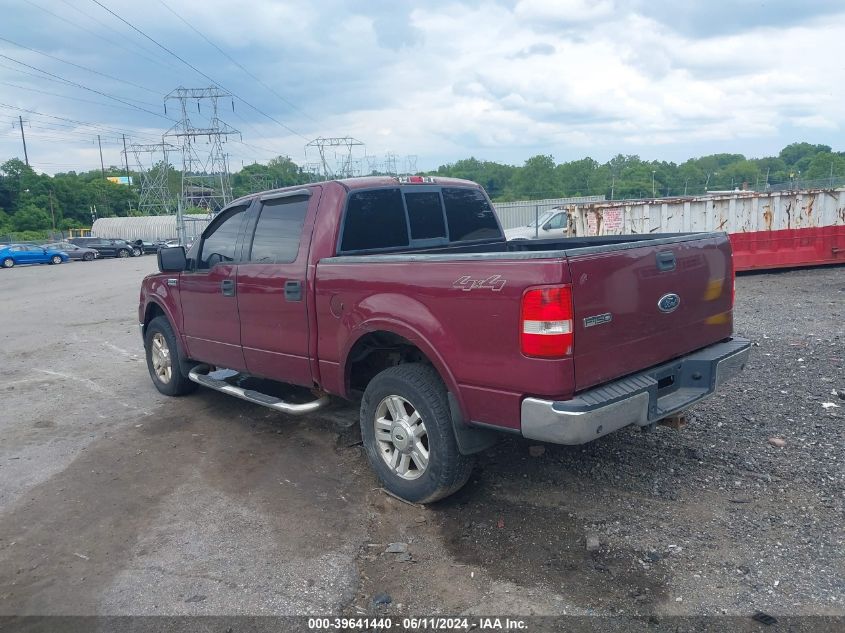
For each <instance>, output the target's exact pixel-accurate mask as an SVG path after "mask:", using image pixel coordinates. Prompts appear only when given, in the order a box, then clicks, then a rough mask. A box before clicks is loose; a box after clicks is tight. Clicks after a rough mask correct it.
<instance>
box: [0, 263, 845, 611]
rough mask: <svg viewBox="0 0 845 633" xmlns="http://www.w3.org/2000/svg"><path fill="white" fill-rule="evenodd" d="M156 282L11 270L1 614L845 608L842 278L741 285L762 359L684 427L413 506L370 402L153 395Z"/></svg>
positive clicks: (613, 440) (840, 271) (135, 267)
mask: <svg viewBox="0 0 845 633" xmlns="http://www.w3.org/2000/svg"><path fill="white" fill-rule="evenodd" d="M154 266H155V259H154V258H153V257H144V258H139V259H128V260H114V261H98V262H91V263H73V264H68V265H62V266H57V267H48V266H41V267H30V268H15V269H13V270H4V271H0V340H2V346H0V347H2V355H3V361H4V381H3V383H2V384H0V402H2V413H0V419H2V422H0V615H16V614H17V615H20V614H79V615H91V614H204V615H210V614H218V615H232V614H256V615H260V614H306V613H307V614H319V613H344V614H348V615H355V614H391V615H394V616H396V615H397V614H416V615H425V614H432V613H450V614H460V613H466V614H490V613H498V614H550V615H551V614H555V615H556V614H618V613H625V614H633V613H635V614H644V615H673V614H684V615H698V614H724V613H727V614H736V615H745V616H747V615H749V614H751V613H753V612H754V611H755V610H761V611H765V612H767V613H771V614H774V615H776V616H784V615H810V614H830V615H833V614H843V613H845V598H843V596H845V543H843V540H845V535H843V525H845V522H843V519H845V516H844V515H843V506H845V503H844V502H845V497H844V496H843V491H845V468H843V461H845V399H842V398H843V397H845V328H844V327H843V320H844V319H845V268H843V267H837V268H827V269H815V270H804V271H790V272H784V273H779V274H758V275H747V276H743V277H741V278H740V279H739V280H738V284H737V312H736V323H737V325H736V327H737V331H738V332H739V333H742V334H744V335H746V336H749V337H750V338H752V339H753V340H754V341H755V345H756V346H755V348H754V350H753V356H752V359H751V362H750V365H749V367H748V368H747V371H746V372H745V373H744V375H743V376H741V377H740V378H739V379H738V380H736V381H735V382H734V383H732V384H730V385H729V386H728V388H727V389H726V390H725V391H724V393H723V394H722V395H720V396H718V397H716V398H713V399H711V400H709V401H708V402H706V403H704V404H702V405H699V406H698V407H696V408H695V409H694V410H693V411H692V414H691V416H690V421H689V425H688V426H687V427H686V428H684V429H682V430H672V429H668V428H663V427H660V428H658V429H657V430H655V431H654V432H652V433H643V432H640V431H638V430H623V431H622V432H619V433H616V434H614V435H611V436H609V437H606V438H603V439H601V440H599V441H597V442H594V443H592V444H590V445H587V446H584V447H559V446H545V447H543V448H539V449H531V447H530V445H529V443H527V442H524V441H520V440H517V439H513V438H507V439H504V440H503V441H502V442H501V443H500V444H499V445H498V446H497V447H495V448H493V449H491V450H490V451H488V452H486V453H484V454H483V455H482V456H481V457H480V459H479V466H478V468H477V470H476V471H475V474H474V476H473V478H472V480H471V482H470V484H469V485H468V486H467V487H466V488H465V489H464V490H463V491H461V492H460V493H459V494H457V495H455V496H454V497H452V498H450V499H448V500H446V501H444V502H441V503H439V504H436V505H434V506H430V507H427V508H420V507H415V506H412V505H408V504H405V503H403V502H400V501H398V500H396V499H393V498H392V497H388V496H386V495H385V494H384V493H382V492H381V491H380V490H379V489H378V485H377V482H376V480H375V478H374V477H373V475H372V474H371V472H370V470H369V468H368V466H367V464H366V461H365V458H364V456H363V453H362V451H361V449H360V447H359V446H358V445H357V444H356V435H355V429H354V426H350V425H354V424H355V423H356V412H355V410H354V409H353V408H351V407H350V408H337V409H335V410H333V411H330V412H329V413H327V414H324V415H321V416H317V417H314V418H311V419H296V420H294V419H288V418H286V417H284V416H282V415H280V414H276V413H274V412H271V411H269V410H267V409H263V408H261V407H258V406H252V405H249V404H246V403H243V402H241V401H238V400H235V399H231V398H228V397H226V396H223V395H221V394H218V393H215V392H211V391H208V390H201V391H199V392H198V393H196V394H194V395H192V396H189V397H187V398H182V399H167V398H165V397H163V396H160V395H159V394H158V392H156V391H155V389H154V388H153V386H152V384H151V383H150V380H149V377H148V375H147V370H146V366H145V364H144V362H143V351H142V347H141V341H140V337H139V334H138V327H137V323H136V321H137V318H136V308H137V300H138V282H139V280H140V278H141V277H142V276H143V275H144V274H146V273H147V272H150V271H151V270H152V269H153V267H154ZM837 390H843V391H842V393H841V395H837V393H836V391H837ZM826 403H830V404H826ZM831 404H832V405H834V406H831ZM770 438H780V439H782V440H784V442H785V445H784V446H782V447H780V446H774V445H773V444H772V443H770ZM540 453H542V454H540ZM588 538H589V539H590V540H591V541H593V539H595V542H592V543H591V545H593V546H596V545H597V548H596V547H591V548H590V549H591V551H588V548H587V546H586V544H587V539H588ZM391 543H399V544H400V545H398V546H395V549H400V550H402V549H407V552H404V551H403V552H399V553H391V554H388V553H385V549H387V548H388V545H389V544H391ZM385 593H386V594H388V595H389V596H390V603H389V604H386V605H378V604H374V598H375V597H376V596H378V595H379V594H385ZM381 599H382V600H385V597H384V596H382V597H381Z"/></svg>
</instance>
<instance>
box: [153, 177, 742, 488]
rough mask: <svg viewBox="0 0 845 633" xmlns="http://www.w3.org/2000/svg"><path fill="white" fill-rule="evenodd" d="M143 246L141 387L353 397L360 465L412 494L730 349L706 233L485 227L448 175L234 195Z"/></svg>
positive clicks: (662, 388)
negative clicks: (512, 233) (175, 240)
mask: <svg viewBox="0 0 845 633" xmlns="http://www.w3.org/2000/svg"><path fill="white" fill-rule="evenodd" d="M158 263H159V270H160V272H158V273H155V274H152V275H149V276H147V277H146V278H145V279H144V280H143V282H142V284H141V294H140V302H139V309H138V317H139V321H140V324H141V334H142V336H143V340H144V346H145V351H146V359H147V367H148V369H149V373H150V377H151V378H152V381H153V384H154V385H155V387H156V388H157V389H158V390H159V391H160V392H162V393H164V394H167V395H172V396H177V395H182V394H186V393H188V392H190V391H191V390H193V389H194V388H195V387H196V386H197V385H198V384H199V385H203V386H206V387H209V388H212V389H216V390H219V391H222V392H224V393H227V394H230V395H233V396H236V397H239V398H242V399H244V400H247V401H250V402H253V403H256V404H261V405H264V406H267V407H270V408H272V409H275V410H276V411H281V412H284V413H289V414H308V413H313V412H314V411H317V410H319V409H321V408H322V407H324V406H326V405H327V404H328V403H329V401H330V400H329V396H330V395H333V396H338V397H341V398H344V399H348V400H354V401H360V425H361V435H362V439H363V444H364V448H365V450H366V454H367V457H368V459H369V462H370V465H371V466H372V468H373V469H374V470H375V472H376V474H377V475H378V477H379V478H380V479H381V481H382V483H383V485H384V487H385V488H386V489H387V490H388V491H390V492H392V493H393V494H396V495H398V496H400V497H402V498H404V499H407V500H409V501H413V502H420V503H428V502H431V501H434V500H436V499H439V498H442V497H445V496H447V495H450V494H452V493H453V492H455V491H456V490H458V489H459V488H460V487H461V486H463V485H464V483H465V482H466V481H467V479H468V478H469V476H470V473H471V470H472V462H473V455H474V454H475V453H477V452H478V451H480V450H483V449H485V448H487V447H488V446H490V445H491V443H492V442H494V441H495V439H496V438H497V437H498V434H500V433H516V434H520V435H522V436H523V437H526V438H529V439H531V440H534V441H540V442H552V443H559V444H583V443H586V442H590V441H592V440H595V439H596V438H599V437H602V436H603V435H606V434H608V433H611V432H613V431H616V430H618V429H621V428H623V427H626V426H629V425H634V426H639V427H652V426H653V425H655V424H657V423H658V422H659V421H660V420H662V419H665V418H668V417H670V416H673V415H675V414H677V413H678V412H681V411H683V410H684V409H686V408H687V407H689V406H691V405H693V404H694V403H696V402H699V401H701V400H703V399H704V398H706V397H708V396H710V395H712V394H713V393H714V392H715V391H716V390H718V389H720V388H721V387H722V385H723V384H724V383H725V381H727V380H729V379H731V378H732V377H734V376H735V375H736V374H738V373H739V372H740V371H741V370H742V369H743V368H744V367H745V363H746V360H747V358H748V354H749V349H750V343H749V341H747V340H745V339H742V338H738V337H734V336H733V332H732V331H733V287H734V286H733V284H734V274H733V262H732V256H731V246H730V242H729V241H728V238H727V236H726V235H725V233H723V232H711V233H671V234H661V235H657V234H640V235H619V236H610V237H608V236H599V237H580V238H558V239H550V240H524V241H507V240H505V237H504V234H503V232H502V230H501V226H500V223H499V221H498V219H497V218H496V215H495V213H494V211H493V206H492V205H491V203H490V201H489V199H488V197H487V195H486V194H485V192H484V190H483V189H482V188H481V187H480V186H479V185H477V184H475V183H472V182H469V181H465V180H456V179H449V178H442V179H441V178H430V177H421V176H415V177H404V178H388V177H370V178H357V179H350V180H341V181H329V182H323V183H315V184H309V185H303V186H300V187H294V188H288V189H282V190H276V191H271V192H266V193H263V194H254V195H250V196H248V197H244V198H240V199H238V200H236V201H234V202H232V203H231V204H230V205H228V206H227V207H226V208H225V209H224V210H222V211H221V212H220V213H219V214H218V215H217V216H216V217H215V218H214V220H212V221H211V223H210V224H209V225H208V227H207V228H206V229H205V230H204V231H203V233H202V235H201V236H200V237H199V238H198V239H197V240H196V241H195V243H194V245H193V247H192V248H191V249H190V250H189V251H188V252H187V253H186V251H185V250H184V249H183V248H182V247H172V248H163V249H161V250H159V252H158ZM215 368H216V369H217V370H221V369H223V368H226V369H229V370H234V372H232V371H229V372H219V371H214V369H215ZM233 373H235V374H236V375H237V378H236V379H233V378H232V375H233ZM252 377H257V378H263V379H269V380H270V381H277V382H280V383H289V384H291V385H295V386H300V387H302V388H303V391H304V392H305V395H306V397H308V391H309V390H310V391H311V393H312V394H313V395H310V400H309V401H305V402H303V401H302V400H297V399H295V398H292V397H289V396H288V397H286V398H280V397H278V395H275V394H274V393H272V392H274V391H275V390H271V389H265V388H263V387H261V386H259V385H260V384H266V383H267V381H266V380H265V381H264V382H263V383H261V382H260V381H252V382H251V379H252ZM256 383H258V384H256ZM250 385H252V386H250Z"/></svg>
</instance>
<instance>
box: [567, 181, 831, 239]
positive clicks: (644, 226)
mask: <svg viewBox="0 0 845 633" xmlns="http://www.w3.org/2000/svg"><path fill="white" fill-rule="evenodd" d="M568 210H569V213H570V217H571V218H572V219H573V221H574V222H573V223H574V226H575V232H576V234H577V235H620V234H631V233H636V234H638V233H676V232H684V231H726V232H728V233H750V232H755V231H778V230H783V229H803V228H816V227H825V226H843V225H845V189H817V190H808V191H782V192H781V191H778V192H768V193H745V192H736V193H731V194H725V195H717V196H709V197H700V198H683V199H671V200H637V201H628V202H625V203H613V202H602V203H594V204H576V205H571V206H569V207H568Z"/></svg>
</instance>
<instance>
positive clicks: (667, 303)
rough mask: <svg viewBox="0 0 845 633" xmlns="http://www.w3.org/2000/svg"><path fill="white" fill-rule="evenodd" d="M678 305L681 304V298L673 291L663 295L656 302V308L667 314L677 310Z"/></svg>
mask: <svg viewBox="0 0 845 633" xmlns="http://www.w3.org/2000/svg"><path fill="white" fill-rule="evenodd" d="M679 305H681V298H680V297H679V296H678V295H676V294H675V293H674V292H670V293H669V294H665V295H663V296H662V297H660V300H659V301H658V302H657V308H658V309H659V310H660V311H661V312H665V313H667V314H668V313H670V312H674V311H675V310H677V309H678V306H679Z"/></svg>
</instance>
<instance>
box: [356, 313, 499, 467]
mask: <svg viewBox="0 0 845 633" xmlns="http://www.w3.org/2000/svg"><path fill="white" fill-rule="evenodd" d="M368 325H369V327H368V328H367V329H363V330H360V331H358V332H357V336H356V337H354V338H353V339H352V342H351V344H350V345H349V347H348V350H347V353H346V354H345V356H344V362H343V374H342V375H343V385H344V389H345V394H344V395H345V396H346V397H347V398H352V397H353V394H355V393H356V392H363V391H364V390H365V389H366V386H367V385H368V384H369V382H370V381H371V380H372V379H373V378H374V377H375V376H376V375H377V374H378V373H380V372H381V371H383V370H385V369H387V368H389V367H393V366H396V365H401V364H403V363H409V362H420V363H425V364H428V365H430V366H431V367H432V368H433V369H434V371H435V372H436V373H437V375H438V376H439V378H440V380H441V381H442V382H443V384H444V386H445V388H446V395H447V399H448V403H449V409H450V412H451V417H452V427H453V429H454V432H455V438H456V440H457V443H458V447H459V449H460V452H461V453H462V454H464V455H469V454H472V453H476V452H479V451H481V450H484V449H485V448H487V447H489V446H491V445H492V444H493V443H495V441H496V439H498V434H496V433H493V432H491V431H488V430H485V429H479V428H474V427H472V426H470V425H469V424H467V421H468V420H469V417H468V415H467V414H466V409H465V407H464V403H463V401H462V399H461V393H460V388H459V385H458V382H457V380H456V379H455V377H454V375H453V374H452V373H451V371H450V370H449V367H448V365H447V364H446V362H445V360H444V359H443V358H442V357H441V356H440V354H439V353H438V352H437V351H436V349H435V348H434V346H433V345H432V344H431V343H430V342H429V341H428V340H427V339H426V338H425V337H423V336H422V335H421V334H420V333H419V332H417V331H416V330H414V329H412V328H410V327H409V326H407V325H404V324H398V323H395V322H381V323H374V322H370V323H369V324H368Z"/></svg>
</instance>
